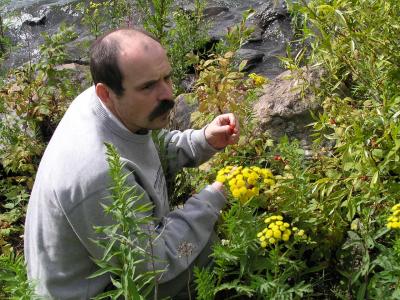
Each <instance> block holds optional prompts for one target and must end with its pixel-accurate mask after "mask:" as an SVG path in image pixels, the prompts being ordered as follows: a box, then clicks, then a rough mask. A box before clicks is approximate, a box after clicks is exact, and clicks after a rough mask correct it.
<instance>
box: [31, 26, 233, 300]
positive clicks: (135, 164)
mask: <svg viewBox="0 0 400 300" xmlns="http://www.w3.org/2000/svg"><path fill="white" fill-rule="evenodd" d="M90 69H91V73H92V77H93V81H94V87H91V88H89V89H87V90H86V91H84V92H83V93H82V94H81V95H79V96H78V97H77V98H76V99H75V100H74V101H73V102H72V104H71V106H70V107H69V109H68V110H67V112H66V114H65V116H64V117H63V119H62V120H61V122H60V124H59V125H58V127H57V129H56V131H55V132H54V135H53V137H52V139H51V141H50V142H49V145H48V147H47V148H46V151H45V153H44V155H43V158H42V161H41V163H40V166H39V169H38V173H37V176H36V181H35V184H34V187H33V190H32V194H31V198H30V201H29V205H28V211H27V216H26V223H25V257H26V262H27V267H28V275H29V278H31V279H34V280H35V281H36V283H37V292H38V293H39V295H43V296H48V297H50V298H54V299H89V298H90V297H93V296H95V295H97V294H99V293H101V292H102V291H104V289H105V288H106V287H107V286H108V285H109V284H110V276H109V275H108V274H106V275H104V276H101V277H97V278H94V279H87V277H88V276H90V275H91V274H93V273H94V272H95V271H96V270H97V266H96V265H95V264H94V263H93V261H92V259H91V257H94V258H100V257H101V256H102V254H103V250H102V249H101V248H99V247H98V246H96V244H95V243H93V241H92V240H93V239H96V238H98V236H97V235H96V233H95V231H94V229H93V226H102V225H107V224H110V223H111V222H112V220H110V219H109V217H108V216H106V215H105V214H104V212H103V208H102V206H101V203H103V202H104V201H105V200H104V199H106V198H107V196H109V191H108V188H109V186H110V178H109V175H108V165H107V163H106V157H105V146H104V143H105V142H108V143H112V144H113V145H114V146H115V147H117V149H118V151H119V153H120V155H121V158H122V159H123V160H124V162H125V168H126V170H127V171H128V172H131V175H130V176H129V177H128V178H127V181H128V182H129V183H130V184H132V185H135V186H136V187H137V189H138V191H139V193H143V199H144V201H149V202H151V203H152V204H153V205H154V210H153V216H154V218H155V221H154V228H155V230H158V231H157V233H158V234H159V236H158V238H157V242H155V243H154V247H153V248H154V249H153V251H154V255H155V257H157V259H158V260H157V261H160V262H162V264H161V265H159V266H158V267H159V268H161V269H165V271H164V273H163V275H162V276H161V279H160V288H159V294H160V296H175V295H176V294H178V293H179V292H180V291H181V290H183V289H184V288H185V285H186V282H187V280H186V277H187V274H188V268H189V267H191V266H192V265H193V264H195V263H196V264H197V263H199V264H203V263H207V256H208V254H209V251H210V249H209V248H210V243H211V242H212V238H213V227H214V224H215V222H216V220H217V218H218V215H219V212H220V210H221V209H222V208H223V207H224V205H225V201H226V200H225V197H224V195H223V193H222V190H223V187H222V185H221V184H220V183H217V182H215V183H213V184H212V185H209V186H207V187H206V188H205V189H204V190H202V191H200V193H199V194H197V195H194V196H193V197H191V198H190V199H188V200H187V202H186V203H185V205H184V207H183V208H182V209H175V210H174V211H170V210H169V203H168V197H167V191H166V184H165V176H164V173H163V170H162V168H161V163H160V158H159V156H158V153H157V150H156V147H155V145H154V143H153V141H152V139H151V134H150V130H152V129H159V128H162V127H164V126H165V125H166V124H167V122H168V111H169V109H170V108H171V107H172V105H173V95H172V83H171V66H170V64H169V62H168V59H167V56H166V52H165V50H164V49H163V48H162V46H161V45H160V44H159V43H158V42H157V41H156V40H154V39H153V38H151V37H150V36H149V35H147V34H145V33H143V32H139V31H135V30H131V29H121V30H117V31H114V32H111V33H109V34H106V35H105V36H103V37H101V38H99V39H98V40H97V41H96V42H95V43H94V45H93V46H92V48H91V61H90ZM233 127H235V129H234V130H233V131H232V129H231V128H233ZM238 136H239V131H238V124H237V121H236V119H235V117H234V115H232V114H225V115H221V116H219V117H217V118H216V119H215V120H214V121H212V122H211V123H210V124H208V125H207V126H206V127H205V128H203V129H201V130H186V131H184V132H178V131H172V132H169V133H168V134H167V135H166V137H165V142H166V145H167V149H168V157H172V158H173V159H171V160H170V161H169V164H168V174H167V175H168V176H170V175H171V174H174V173H175V172H176V171H178V170H179V169H180V168H182V167H187V166H196V165H199V164H201V163H202V162H204V161H206V160H207V159H209V158H210V157H211V156H212V155H213V154H214V153H215V152H216V151H217V150H220V149H223V148H224V147H226V146H227V145H229V144H233V143H236V142H237V140H238ZM182 243H190V244H192V253H191V255H190V256H189V257H187V258H186V257H185V258H184V259H182V258H181V257H180V255H179V253H178V252H179V251H178V250H179V246H180V245H182ZM159 268H158V269H159Z"/></svg>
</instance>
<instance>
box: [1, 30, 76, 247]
mask: <svg viewBox="0 0 400 300" xmlns="http://www.w3.org/2000/svg"><path fill="white" fill-rule="evenodd" d="M76 37H77V35H76V33H75V32H74V30H73V28H71V27H67V26H65V25H63V26H61V27H60V31H59V32H58V33H56V34H53V35H52V36H51V37H50V36H48V35H44V40H45V43H44V44H43V45H42V46H41V47H40V49H39V50H40V54H41V56H40V58H39V61H38V62H36V63H33V62H31V63H29V64H26V65H24V66H22V67H20V68H18V69H13V70H10V72H9V74H8V76H7V78H6V79H5V80H4V83H3V84H2V86H1V89H0V103H1V105H0V113H1V114H2V115H1V118H2V122H1V123H0V144H1V147H0V165H1V169H0V172H1V177H2V181H1V183H0V189H1V191H2V197H1V202H2V203H1V205H0V220H1V223H2V225H1V226H0V228H1V230H0V239H1V240H3V241H7V240H10V239H16V237H19V236H20V233H21V231H22V224H21V222H22V221H23V216H24V214H25V204H26V200H27V198H28V194H29V193H30V190H31V189H32V186H33V182H34V178H35V174H36V170H37V167H38V165H39V161H40V158H41V156H42V154H43V151H44V149H45V146H46V143H47V142H48V141H49V139H50V137H51V135H52V133H53V131H54V129H55V127H56V125H57V123H58V122H59V120H60V119H61V117H62V115H63V114H64V112H65V110H66V108H67V106H68V105H69V103H70V102H71V101H72V99H73V98H74V97H75V96H76V95H77V94H78V93H79V91H80V89H79V84H77V80H73V79H72V78H70V76H71V74H72V73H71V71H70V70H68V69H63V68H60V65H61V64H63V63H64V61H65V59H66V57H67V56H66V52H65V44H66V43H67V42H69V41H71V40H73V39H75V38H76ZM77 87H78V88H77ZM15 244H17V243H15ZM6 245H9V243H8V242H6ZM18 247H21V245H18Z"/></svg>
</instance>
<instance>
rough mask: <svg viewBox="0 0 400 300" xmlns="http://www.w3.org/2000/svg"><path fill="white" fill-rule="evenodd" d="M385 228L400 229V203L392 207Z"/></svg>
mask: <svg viewBox="0 0 400 300" xmlns="http://www.w3.org/2000/svg"><path fill="white" fill-rule="evenodd" d="M387 221H388V222H387V224H386V226H387V228H389V229H400V203H398V204H396V205H395V206H393V207H392V215H391V216H390V217H389V218H388V219H387Z"/></svg>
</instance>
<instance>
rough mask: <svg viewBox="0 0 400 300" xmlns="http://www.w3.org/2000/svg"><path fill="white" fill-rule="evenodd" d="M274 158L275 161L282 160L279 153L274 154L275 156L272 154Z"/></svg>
mask: <svg viewBox="0 0 400 300" xmlns="http://www.w3.org/2000/svg"><path fill="white" fill-rule="evenodd" d="M274 160H276V161H281V160H282V157H281V156H280V155H275V156H274Z"/></svg>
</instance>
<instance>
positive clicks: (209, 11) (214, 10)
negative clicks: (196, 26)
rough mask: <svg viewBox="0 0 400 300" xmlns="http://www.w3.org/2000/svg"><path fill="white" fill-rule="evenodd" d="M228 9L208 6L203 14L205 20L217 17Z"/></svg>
mask: <svg viewBox="0 0 400 300" xmlns="http://www.w3.org/2000/svg"><path fill="white" fill-rule="evenodd" d="M228 11H229V8H228V7H225V6H210V7H206V8H205V9H204V11H203V14H204V16H205V17H206V18H209V17H214V16H218V15H219V14H220V13H222V12H228Z"/></svg>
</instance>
